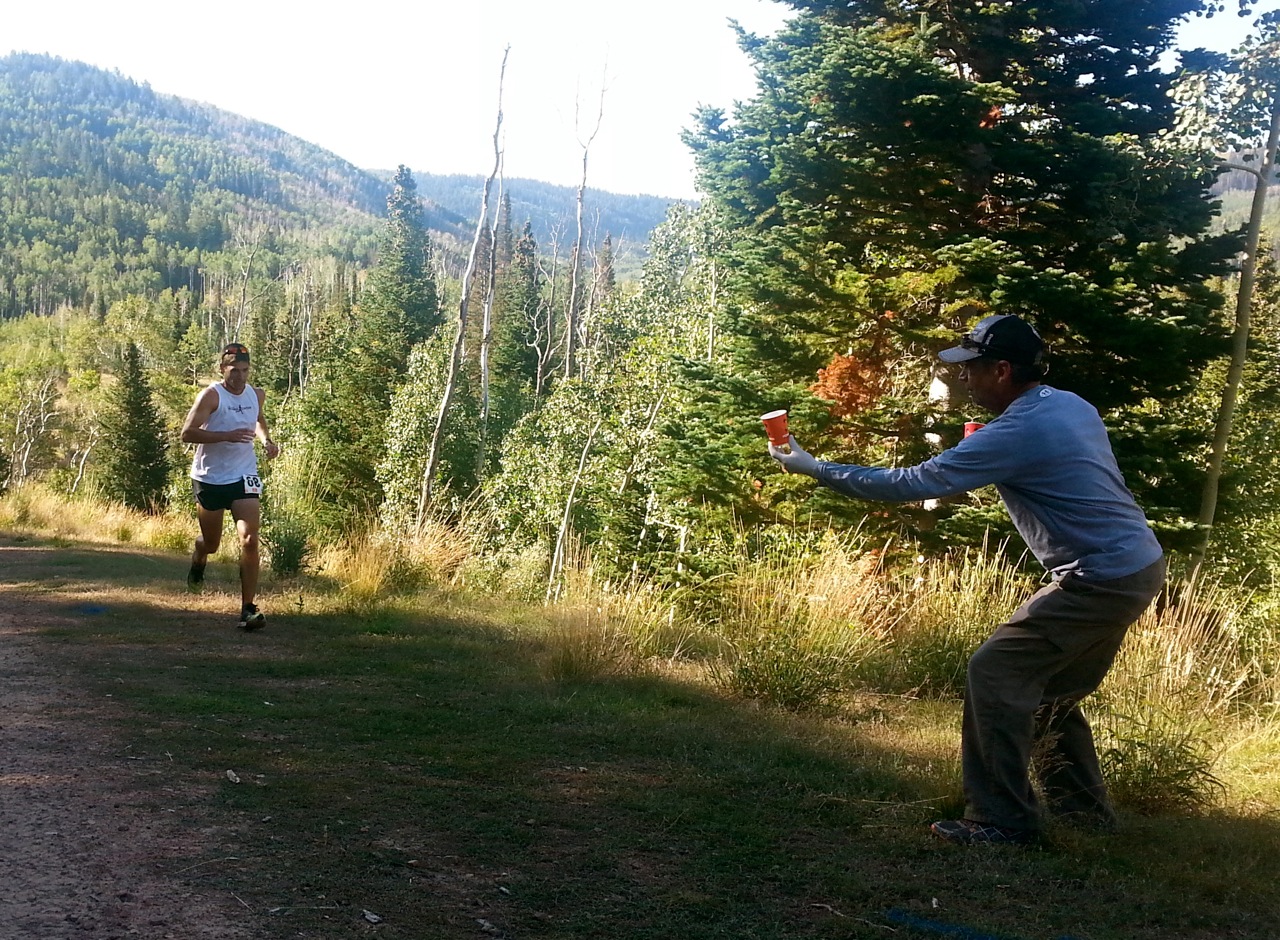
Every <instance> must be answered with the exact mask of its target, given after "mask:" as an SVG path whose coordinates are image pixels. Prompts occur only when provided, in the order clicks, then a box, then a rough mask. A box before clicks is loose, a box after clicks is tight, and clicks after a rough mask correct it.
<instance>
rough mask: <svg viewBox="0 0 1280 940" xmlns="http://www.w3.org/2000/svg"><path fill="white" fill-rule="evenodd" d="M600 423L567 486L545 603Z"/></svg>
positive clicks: (552, 587) (559, 564)
mask: <svg viewBox="0 0 1280 940" xmlns="http://www.w3.org/2000/svg"><path fill="white" fill-rule="evenodd" d="M602 421H604V418H603V417H599V418H596V423H595V426H594V427H593V428H592V429H591V433H590V434H588V435H587V443H586V444H584V445H583V446H582V455H581V456H580V457H579V458H578V469H577V471H576V472H575V473H574V475H573V482H572V483H570V484H569V495H568V496H567V497H565V501H564V515H562V516H561V517H560V531H559V532H557V533H556V550H555V552H554V553H553V554H552V556H551V570H550V571H549V572H547V594H546V600H547V601H550V600H551V595H552V594H553V593H555V589H556V585H557V584H558V583H559V580H560V572H561V571H563V570H564V555H565V547H566V543H567V541H568V538H569V528H570V522H571V520H572V519H573V500H574V497H575V496H577V494H578V484H579V483H580V482H581V481H582V471H583V469H584V468H585V467H586V465H587V457H588V456H590V454H591V445H592V444H593V443H594V442H595V439H596V432H598V431H599V430H600V424H601V422H602Z"/></svg>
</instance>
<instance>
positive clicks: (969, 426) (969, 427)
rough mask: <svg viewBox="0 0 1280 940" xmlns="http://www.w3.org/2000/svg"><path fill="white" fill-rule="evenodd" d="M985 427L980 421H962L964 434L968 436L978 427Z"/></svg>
mask: <svg viewBox="0 0 1280 940" xmlns="http://www.w3.org/2000/svg"><path fill="white" fill-rule="evenodd" d="M985 427H986V425H985V424H983V423H982V422H981V421H966V422H965V423H964V436H965V437H968V436H969V435H970V434H972V433H973V432H974V431H977V430H979V429H980V428H985Z"/></svg>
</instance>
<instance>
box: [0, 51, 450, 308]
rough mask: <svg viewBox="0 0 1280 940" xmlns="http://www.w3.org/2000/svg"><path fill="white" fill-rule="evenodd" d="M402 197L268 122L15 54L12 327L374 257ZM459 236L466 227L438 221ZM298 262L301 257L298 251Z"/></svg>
mask: <svg viewBox="0 0 1280 940" xmlns="http://www.w3.org/2000/svg"><path fill="white" fill-rule="evenodd" d="M388 191H389V186H388V184H387V183H385V182H384V181H382V180H380V179H378V178H377V177H375V176H374V175H372V174H369V173H365V172H363V171H361V170H359V169H357V168H356V167H353V166H351V165H350V164H348V163H345V162H344V161H342V160H341V159H339V158H337V157H336V156H334V155H333V154H331V153H329V152H327V151H325V150H323V149H321V148H319V147H315V146H313V145H311V144H308V143H306V142H305V141H301V140H299V139H297V138H295V137H291V136H290V135H288V134H285V133H284V132H282V131H280V130H277V129H276V128H273V127H270V126H268V125H265V124H261V123H259V122H256V121H252V120H248V119H246V118H241V117H237V116H235V115H232V114H228V113H226V112H222V111H219V110H217V109H215V108H212V107H209V106H207V105H202V104H197V103H194V102H189V101H183V100H181V99H178V98H175V97H172V96H168V95H162V94H158V93H156V92H154V91H152V90H151V88H150V87H148V86H147V85H139V84H137V83H136V82H134V81H132V80H130V79H127V78H125V77H123V76H121V75H119V74H117V73H110V72H106V71H103V70H101V69H97V68H93V67H91V66H88V65H84V64H82V63H77V62H66V61H63V60H60V59H55V58H50V57H48V56H38V55H25V54H22V55H13V56H9V57H7V58H5V59H0V316H6V317H11V316H16V315H19V314H22V313H36V314H43V313H50V312H52V311H53V310H56V309H57V308H59V307H61V306H63V305H70V306H73V307H79V308H82V309H94V310H97V311H98V312H99V313H103V312H105V311H106V309H107V307H108V306H109V305H110V304H111V302H112V301H115V300H119V299H121V298H123V297H126V296H129V295H131V294H150V295H154V294H156V293H158V292H160V291H162V290H166V289H168V290H175V291H176V290H181V289H186V290H188V291H190V292H191V294H192V295H193V297H194V298H196V299H197V300H198V299H200V298H202V297H203V296H204V295H205V293H206V292H208V291H218V290H223V291H225V290H229V289H231V284H232V283H234V282H235V280H236V279H237V277H238V275H239V273H240V272H241V271H242V269H243V265H242V263H240V262H239V261H236V260H234V259H231V258H229V257H227V256H228V254H229V253H231V252H233V251H234V250H235V249H236V248H237V247H238V246H240V247H243V246H245V245H249V244H252V245H255V246H257V247H258V248H259V249H275V250H276V252H277V253H276V254H275V255H274V256H272V252H270V251H265V250H263V251H260V252H259V255H258V257H257V258H256V259H255V260H256V262H257V263H258V264H260V265H266V266H267V267H270V266H272V265H276V266H277V270H276V271H275V272H273V273H277V274H278V266H279V265H281V264H282V263H283V262H282V261H281V255H279V254H278V252H279V249H280V248H281V247H282V246H283V245H284V244H290V245H293V246H295V251H300V252H303V253H305V254H309V255H312V256H315V257H321V256H323V257H328V258H330V259H331V260H332V261H333V262H334V263H335V264H337V265H338V266H339V267H344V266H352V267H354V266H361V265H365V264H367V263H368V262H369V261H371V260H372V254H371V251H372V235H373V232H374V230H375V227H376V224H377V217H378V216H380V215H382V214H383V212H384V211H385V200H386V196H387V192H388ZM429 221H430V223H431V224H433V225H434V226H435V227H437V228H439V229H443V230H445V231H458V227H459V225H460V223H461V220H460V219H457V218H455V217H452V216H449V215H447V214H445V213H437V214H435V215H434V216H430V217H429ZM287 253H288V254H292V253H294V252H293V251H291V252H287Z"/></svg>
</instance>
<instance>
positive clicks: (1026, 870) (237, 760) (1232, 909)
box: [0, 546, 1280, 940]
mask: <svg viewBox="0 0 1280 940" xmlns="http://www.w3.org/2000/svg"><path fill="white" fill-rule="evenodd" d="M169 557H170V558H171V556H169ZM0 561H7V562H9V564H8V565H5V566H4V567H3V568H2V569H0V596H3V595H6V594H7V595H9V596H10V597H13V596H15V595H20V596H21V597H22V599H23V604H24V609H25V610H26V611H27V616H28V618H29V622H30V623H31V624H33V625H38V626H39V629H40V630H41V633H42V635H43V636H44V638H45V642H46V643H47V644H48V649H49V651H50V654H51V655H56V656H57V657H58V658H59V660H60V661H61V662H63V663H64V664H65V665H66V666H67V668H68V669H69V670H71V671H72V673H73V674H74V675H75V676H76V677H77V681H78V682H79V683H81V684H82V685H83V688H84V689H85V694H86V696H87V700H88V701H92V700H93V699H94V697H95V696H97V697H99V698H101V697H104V696H107V695H110V696H111V699H110V701H111V702H112V703H113V706H114V707H115V709H116V711H114V712H113V720H115V721H117V722H119V723H120V724H119V734H120V735H121V736H122V737H124V738H128V739H130V740H131V742H132V744H131V751H130V753H131V755H132V756H133V757H135V758H137V759H139V760H143V761H150V762H153V764H154V770H155V774H154V776H153V777H150V778H147V779H149V780H154V788H153V789H152V791H151V792H148V793H140V794H139V799H140V800H142V801H144V802H145V801H155V805H156V806H161V805H165V804H167V805H169V807H170V808H172V807H173V801H174V794H175V793H177V794H190V797H189V798H188V799H186V800H185V801H183V802H181V805H182V806H183V808H184V812H186V813H189V814H190V816H191V819H190V825H193V826H201V827H204V828H205V830H206V831H208V832H210V833H211V834H212V835H211V836H210V840H209V843H208V845H207V859H206V860H205V861H213V860H215V859H224V858H231V857H234V858H236V859H238V860H241V861H240V862H239V863H238V864H236V865H234V866H232V865H225V864H210V865H208V866H207V867H201V868H198V869H196V871H197V872H198V873H199V877H200V878H201V879H202V881H204V883H208V879H210V878H213V879H216V880H217V881H218V883H219V884H221V885H223V886H225V888H226V889H227V890H228V891H233V892H234V893H235V895H236V896H237V897H238V898H240V899H242V900H243V901H244V903H245V904H246V906H247V907H248V909H249V910H251V911H252V914H251V915H250V916H252V917H253V918H254V919H255V923H256V925H257V928H258V929H259V930H260V935H261V936H264V937H274V936H280V937H285V936H290V937H292V936H297V935H303V936H308V937H325V938H327V937H347V936H351V935H352V932H353V931H354V930H357V929H359V930H373V929H375V928H374V927H373V925H372V924H371V923H370V921H369V920H368V919H367V918H365V916H364V912H365V911H369V912H371V913H374V914H376V916H378V917H379V918H381V921H380V922H379V923H378V924H377V925H376V932H377V933H379V934H380V935H382V936H385V937H437V936H438V937H454V936H458V937H472V936H486V935H489V936H508V937H564V938H570V937H573V938H583V937H610V938H655V940H656V938H721V937H723V938H728V937H733V938H795V937H815V938H817V937H823V938H838V937H872V936H874V937H883V936H886V935H887V934H890V932H891V931H893V932H896V933H897V934H898V935H919V936H926V935H928V934H929V933H930V932H931V931H934V932H940V933H945V932H946V931H947V930H951V931H952V935H960V934H957V933H955V931H960V930H967V931H970V933H969V934H968V936H970V937H981V936H992V937H1003V938H1022V940H1032V938H1051V937H1052V938H1057V937H1063V936H1072V937H1078V938H1082V940H1083V938H1093V940H1102V938H1117V940H1118V938H1122V937H1123V938H1156V937H1172V936H1177V937H1184V938H1193V937H1205V938H1208V937H1250V938H1251V937H1258V938H1262V937H1271V936H1274V935H1275V934H1276V930H1275V928H1274V926H1273V924H1272V922H1271V917H1272V913H1271V912H1272V911H1273V910H1274V909H1275V906H1276V902H1277V900H1280V896H1278V895H1277V889H1276V886H1275V879H1274V877H1273V875H1274V858H1275V857H1276V856H1277V851H1278V850H1280V827H1277V825H1276V822H1275V820H1274V819H1267V818H1252V817H1232V816H1228V815H1219V816H1216V817H1213V818H1207V817H1206V818H1196V819H1159V820H1133V821H1131V824H1130V825H1129V826H1128V827H1127V828H1126V829H1125V830H1124V831H1123V832H1122V833H1121V834H1120V835H1118V836H1111V837H1105V836H1096V835H1089V834H1081V833H1072V832H1069V831H1062V832H1055V833H1054V837H1053V839H1052V841H1051V842H1050V844H1049V845H1048V846H1046V847H1044V848H1037V849H1020V848H1012V847H1009V848H976V849H958V848H956V847H952V846H948V845H944V844H941V843H938V842H936V841H935V840H933V839H932V838H931V837H930V836H929V835H928V834H927V829H926V824H927V822H928V821H929V820H930V819H931V818H934V817H935V816H936V815H937V814H939V813H944V812H947V813H954V812H955V811H956V810H957V809H958V805H957V803H956V801H955V799H954V797H952V798H951V799H950V801H949V800H948V795H949V794H953V793H954V790H955V788H956V781H955V780H954V776H953V774H954V769H953V768H954V760H953V757H951V756H949V755H941V754H938V753H934V752H931V751H930V750H929V748H928V747H926V746H925V745H923V744H919V743H911V742H918V741H919V738H916V737H910V736H907V735H905V734H904V736H903V737H902V738H901V739H899V740H898V741H895V740H894V738H893V734H892V732H893V726H890V727H888V728H886V727H885V726H884V724H883V721H884V720H885V719H884V718H883V717H881V718H880V719H878V721H879V722H880V723H879V724H877V726H876V727H875V728H874V729H872V728H871V727H870V726H867V727H864V726H861V725H858V724H856V723H850V722H847V721H843V722H842V721H833V720H828V719H822V718H813V717H805V716H796V715H791V714H787V713H781V712H777V711H773V710H770V709H766V708H761V707H758V706H754V705H751V704H744V703H741V702H735V701H732V700H729V699H726V698H725V697H723V696H721V695H719V694H718V693H716V692H715V691H714V690H711V689H709V688H707V687H706V686H704V685H701V684H698V683H694V682H686V681H679V680H677V679H674V678H671V677H666V676H660V675H651V676H630V677H623V678H598V679H588V680H585V681H578V682H572V683H565V682H557V681H553V680H551V679H548V678H547V675H548V673H547V670H546V669H544V668H543V664H544V661H545V658H546V655H547V651H546V650H545V648H544V647H543V646H542V645H541V644H540V643H539V642H537V641H534V640H529V639H524V638H522V637H520V636H519V635H517V634H516V633H515V632H514V631H512V630H510V629H507V628H505V627H504V626H503V625H501V624H493V623H486V622H484V621H483V620H479V619H474V618H469V617H467V616H465V615H452V616H446V615H442V614H440V613H439V612H435V613H433V612H432V611H431V610H419V611H416V612H403V611H396V610H390V609H383V610H374V612H373V613H374V615H373V616H361V615H353V614H347V615H320V614H317V613H313V612H308V611H307V609H306V605H305V604H303V605H302V606H301V607H293V606H290V605H288V604H284V603H279V604H269V605H268V606H267V609H268V615H269V618H270V619H269V625H268V628H267V629H266V630H265V631H262V632H261V633H254V634H243V633H240V632H238V631H236V630H234V629H233V628H232V627H231V626H230V624H229V621H228V619H227V618H226V617H225V616H221V615H217V616H215V613H214V611H213V610H212V609H211V607H210V598H209V597H208V596H201V597H191V596H188V595H185V594H183V593H182V592H181V590H180V587H181V582H180V580H179V579H180V577H181V576H182V575H183V574H185V563H184V562H183V561H182V560H178V561H177V562H176V564H175V563H172V562H168V560H167V559H166V557H165V556H160V555H155V554H152V553H147V552H142V551H137V552H131V551H129V550H127V549H119V548H113V549H110V550H104V549H98V548H84V547H66V548H56V550H53V549H49V548H48V547H41V546H19V547H14V546H7V547H4V549H3V551H0ZM41 572H44V577H43V578H42V577H41ZM175 574H176V575H177V577H175ZM15 585H17V586H18V587H15ZM220 599H221V598H220V597H215V598H214V600H220ZM283 599H284V598H283V595H276V596H274V597H270V598H269V600H270V601H283ZM215 606H216V605H215ZM122 707H123V709H124V710H123V711H121V710H120V709H121V708H122ZM920 707H921V708H923V707H924V706H923V705H921V706H920ZM912 708H913V706H911V705H909V704H908V705H904V706H903V708H902V710H900V711H898V712H896V713H895V714H894V715H892V716H890V718H889V720H891V721H895V722H900V723H902V726H903V728H904V731H905V730H907V729H908V728H909V727H910V725H911V722H912V721H913V720H915V717H914V713H913V712H912ZM873 730H874V733H872V731H873ZM938 767H942V768H943V769H942V770H941V771H940V770H939V769H938ZM228 769H230V770H233V772H234V774H235V776H236V777H237V779H238V780H239V781H240V782H239V783H233V782H232V781H231V780H230V779H229V778H228V777H227V775H226V771H227V770H228ZM197 864H200V863H199V862H198V863H197ZM184 877H188V876H184ZM894 912H896V913H894ZM904 917H905V919H904ZM895 918H896V919H895Z"/></svg>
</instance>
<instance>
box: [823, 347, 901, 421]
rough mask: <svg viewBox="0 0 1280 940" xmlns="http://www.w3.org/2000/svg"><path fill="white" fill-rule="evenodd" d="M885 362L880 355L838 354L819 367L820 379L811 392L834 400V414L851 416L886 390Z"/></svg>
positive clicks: (842, 416)
mask: <svg viewBox="0 0 1280 940" xmlns="http://www.w3.org/2000/svg"><path fill="white" fill-rule="evenodd" d="M887 379H888V375H887V370H886V369H885V364H884V362H883V361H881V360H880V359H879V358H878V357H870V358H866V359H863V358H859V357H858V356H856V355H849V356H841V355H839V354H837V355H836V356H835V357H834V358H833V359H832V360H831V364H830V365H828V366H827V367H826V368H825V369H819V370H818V381H817V382H815V383H814V384H813V385H811V386H809V391H811V392H813V393H814V394H815V395H817V396H818V397H819V398H825V399H826V400H827V401H829V402H831V414H832V415H833V416H835V417H837V418H848V417H851V416H853V415H856V414H859V413H861V412H863V411H865V410H866V409H867V408H869V407H871V405H873V404H874V403H875V401H876V399H878V398H879V397H880V396H881V395H882V394H883V393H884V390H885V383H886V381H887Z"/></svg>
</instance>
